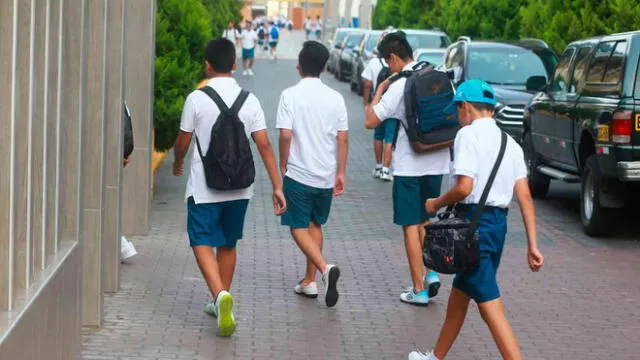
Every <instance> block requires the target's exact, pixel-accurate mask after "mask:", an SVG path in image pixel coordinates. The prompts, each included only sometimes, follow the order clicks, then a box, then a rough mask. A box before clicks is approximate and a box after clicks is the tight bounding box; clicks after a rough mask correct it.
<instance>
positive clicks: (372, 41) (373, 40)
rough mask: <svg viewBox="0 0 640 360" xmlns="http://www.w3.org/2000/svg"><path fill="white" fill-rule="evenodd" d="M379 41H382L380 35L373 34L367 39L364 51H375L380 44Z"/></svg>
mask: <svg viewBox="0 0 640 360" xmlns="http://www.w3.org/2000/svg"><path fill="white" fill-rule="evenodd" d="M378 39H380V34H377V33H376V34H371V35H369V37H368V38H367V43H366V44H365V46H364V49H365V50H367V51H373V50H374V49H375V48H376V45H377V44H378Z"/></svg>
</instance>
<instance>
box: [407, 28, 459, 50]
mask: <svg viewBox="0 0 640 360" xmlns="http://www.w3.org/2000/svg"><path fill="white" fill-rule="evenodd" d="M402 31H403V32H404V33H405V34H406V35H407V40H408V41H409V45H411V48H412V49H414V50H416V49H446V48H447V46H449V45H450V44H451V40H450V39H449V36H447V34H445V33H444V32H442V31H440V30H417V29H402Z"/></svg>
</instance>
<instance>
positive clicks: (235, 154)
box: [196, 86, 256, 190]
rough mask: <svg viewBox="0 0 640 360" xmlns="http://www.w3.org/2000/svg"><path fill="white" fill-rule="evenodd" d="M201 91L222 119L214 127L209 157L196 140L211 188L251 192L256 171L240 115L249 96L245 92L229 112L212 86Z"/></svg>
mask: <svg viewBox="0 0 640 360" xmlns="http://www.w3.org/2000/svg"><path fill="white" fill-rule="evenodd" d="M200 91H202V92H204V93H205V94H207V95H208V96H209V97H210V98H211V100H213V102H215V103H216V105H217V106H218V109H220V115H219V116H218V119H217V120H216V122H215V124H214V125H213V127H211V140H210V142H209V149H208V150H207V153H206V155H203V154H202V149H201V148H200V141H199V140H198V136H196V145H197V146H198V153H199V154H200V159H202V166H203V167H204V177H205V179H206V182H207V186H208V187H210V188H212V189H214V190H238V189H245V188H248V187H249V186H250V185H251V184H253V181H254V180H255V176H256V168H255V165H254V163H253V155H252V154H251V146H250V145H249V139H248V138H247V134H246V133H245V129H244V124H243V123H242V121H240V118H239V117H238V112H239V111H240V108H242V105H243V104H244V102H245V101H246V100H247V97H248V96H249V92H248V91H246V90H242V91H241V92H240V95H238V98H237V99H236V101H235V102H234V103H233V105H232V106H231V109H229V107H227V105H226V104H225V103H224V101H223V100H222V99H221V98H220V95H218V93H217V92H216V91H215V90H214V89H213V88H211V87H210V86H205V87H204V88H202V89H200Z"/></svg>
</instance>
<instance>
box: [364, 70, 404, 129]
mask: <svg viewBox="0 0 640 360" xmlns="http://www.w3.org/2000/svg"><path fill="white" fill-rule="evenodd" d="M392 77H393V76H391V77H390V78H392ZM390 78H389V79H387V80H385V81H383V82H382V83H381V84H380V85H379V86H378V88H377V89H376V94H375V95H374V96H373V100H371V104H369V105H368V106H367V107H366V109H365V120H364V127H365V128H367V129H375V128H377V127H378V125H380V123H381V122H382V120H384V119H388V118H391V117H393V116H392V114H393V112H395V111H396V109H397V108H398V106H399V105H400V101H401V100H402V96H401V95H400V94H397V93H396V92H397V91H404V88H402V89H398V90H396V91H394V92H392V91H388V92H387V93H386V94H385V96H384V98H383V96H382V94H383V93H384V92H385V91H386V90H387V88H388V87H389V85H390V84H391V81H390Z"/></svg>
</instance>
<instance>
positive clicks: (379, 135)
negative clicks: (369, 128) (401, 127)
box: [373, 119, 398, 144]
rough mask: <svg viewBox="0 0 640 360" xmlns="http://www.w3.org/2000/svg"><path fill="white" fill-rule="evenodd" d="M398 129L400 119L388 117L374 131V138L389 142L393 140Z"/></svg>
mask: <svg viewBox="0 0 640 360" xmlns="http://www.w3.org/2000/svg"><path fill="white" fill-rule="evenodd" d="M397 129H398V119H387V120H385V121H383V122H382V123H380V125H378V127H377V128H376V130H375V131H374V132H373V140H375V141H384V142H385V143H387V144H391V143H392V142H393V138H394V137H395V135H396V130H397Z"/></svg>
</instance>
